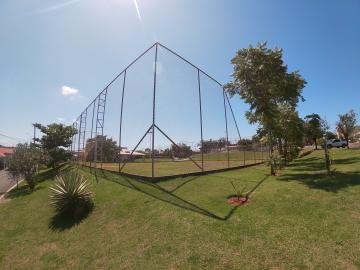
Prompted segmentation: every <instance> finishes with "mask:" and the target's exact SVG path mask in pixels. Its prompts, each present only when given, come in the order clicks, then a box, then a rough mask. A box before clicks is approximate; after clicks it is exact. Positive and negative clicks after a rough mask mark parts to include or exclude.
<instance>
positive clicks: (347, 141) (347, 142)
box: [345, 137, 350, 149]
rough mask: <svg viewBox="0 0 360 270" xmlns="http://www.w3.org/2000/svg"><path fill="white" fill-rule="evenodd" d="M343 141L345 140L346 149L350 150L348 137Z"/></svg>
mask: <svg viewBox="0 0 360 270" xmlns="http://www.w3.org/2000/svg"><path fill="white" fill-rule="evenodd" d="M345 139H346V144H347V149H350V147H349V137H346V138H345Z"/></svg>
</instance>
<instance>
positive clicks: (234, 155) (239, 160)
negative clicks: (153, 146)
mask: <svg viewBox="0 0 360 270" xmlns="http://www.w3.org/2000/svg"><path fill="white" fill-rule="evenodd" d="M191 158H192V159H193V160H194V161H195V162H196V163H197V164H198V166H196V164H194V162H193V161H191V160H180V161H174V160H172V159H170V158H161V159H160V158H157V159H156V160H155V176H169V175H177V174H186V173H191V172H199V171H201V165H202V163H201V154H195V155H193V156H192V157H191ZM266 158H267V153H265V152H263V153H261V152H252V151H245V152H243V151H230V152H229V164H228V161H227V153H226V152H214V153H206V154H204V170H205V171H212V170H218V169H224V168H228V166H230V167H239V166H243V165H250V164H255V163H259V162H262V161H263V160H265V159H266ZM86 165H88V166H90V162H87V163H86ZM94 165H95V164H94V163H92V166H94ZM120 166H121V164H120ZM97 167H98V168H100V167H102V168H103V169H107V170H111V171H116V172H117V171H119V164H118V163H103V164H102V166H101V163H100V162H98V163H97ZM122 171H123V172H126V173H130V174H136V175H144V176H151V173H152V165H151V159H138V160H136V161H134V162H128V163H127V164H126V165H125V166H124V168H123V170H122Z"/></svg>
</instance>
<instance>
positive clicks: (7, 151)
mask: <svg viewBox="0 0 360 270" xmlns="http://www.w3.org/2000/svg"><path fill="white" fill-rule="evenodd" d="M14 151H15V147H6V146H2V145H0V158H4V157H7V156H10V155H11V154H12V153H14Z"/></svg>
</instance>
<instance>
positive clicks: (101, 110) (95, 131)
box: [70, 42, 262, 179]
mask: <svg viewBox="0 0 360 270" xmlns="http://www.w3.org/2000/svg"><path fill="white" fill-rule="evenodd" d="M154 47H155V55H154V74H153V93H152V123H151V125H150V127H149V128H148V129H147V130H146V132H145V134H144V135H143V136H142V138H141V139H140V141H139V142H138V143H137V144H136V146H135V147H134V148H133V149H132V151H131V154H130V157H132V156H133V153H134V152H135V151H136V150H137V148H138V147H139V145H140V144H141V142H142V141H143V140H144V138H145V137H146V136H147V135H148V134H151V177H145V178H152V179H154V178H158V177H157V176H155V165H154V164H155V151H154V150H155V149H154V141H155V130H158V131H159V132H160V133H161V134H162V135H164V136H165V137H166V138H167V140H169V141H170V142H171V143H172V144H173V145H174V146H175V147H179V146H178V145H177V144H176V143H175V142H174V141H173V140H172V139H171V138H170V137H169V136H168V135H167V134H166V133H165V132H164V131H163V130H162V129H161V128H160V127H159V126H158V125H157V124H156V87H157V82H156V80H157V72H158V71H157V62H158V48H159V47H161V48H163V49H165V50H166V51H168V52H170V53H171V54H172V55H174V56H176V57H177V58H178V59H181V60H182V61H184V62H185V63H187V64H189V65H190V66H192V67H193V68H194V69H195V71H196V72H197V84H198V104H199V122H200V135H201V142H200V143H201V164H198V162H196V161H195V160H194V159H192V158H191V157H189V159H190V160H191V161H192V162H193V163H194V164H195V166H196V167H198V168H199V170H200V171H199V172H201V173H208V172H209V171H206V170H205V169H204V150H203V149H204V148H203V142H204V138H203V112H202V100H201V79H200V76H201V75H205V76H206V77H207V78H209V79H210V80H211V81H213V82H215V83H216V84H217V85H218V86H220V87H221V89H222V92H223V93H222V95H223V106H224V117H225V130H226V146H225V147H226V149H227V168H224V169H231V168H238V167H239V166H238V167H230V155H229V147H228V142H229V136H228V114H231V117H232V119H233V121H234V123H235V127H236V132H237V135H238V138H239V139H241V136H240V131H239V127H238V125H237V122H236V119H235V115H234V112H233V109H232V107H231V104H230V101H229V97H228V95H227V93H226V91H225V90H224V87H223V85H222V84H221V83H220V82H218V81H217V80H216V79H214V78H213V77H212V76H210V75H209V74H208V73H206V72H205V71H203V70H202V69H200V68H199V67H197V66H196V65H194V64H193V63H191V62H190V61H188V60H186V59H185V58H183V57H182V56H180V55H179V54H177V53H176V52H174V51H173V50H171V49H169V48H168V47H166V46H164V45H162V44H161V43H159V42H156V43H154V44H153V45H152V46H151V47H149V48H148V49H147V50H146V51H144V52H143V53H142V54H141V55H139V56H138V57H137V58H136V59H135V60H134V61H133V62H131V63H130V64H129V65H128V66H127V67H126V68H125V69H124V70H123V71H121V72H120V73H119V74H118V75H117V76H116V77H115V78H114V79H113V80H112V81H111V82H110V83H109V84H108V85H107V86H106V87H105V88H104V89H103V90H102V91H101V92H100V93H99V94H98V96H96V97H95V99H94V100H93V101H92V102H91V103H90V104H89V106H88V107H87V108H86V109H85V110H84V111H83V112H82V113H81V114H80V116H79V117H78V118H77V120H76V121H75V122H74V123H73V127H74V128H76V129H77V130H78V134H76V135H74V136H73V143H72V145H71V146H70V150H71V151H72V152H77V155H78V157H80V156H81V147H82V151H85V133H86V119H87V117H88V115H89V114H88V112H87V110H88V109H89V108H91V106H92V112H91V117H92V118H91V131H90V139H93V138H95V151H94V165H95V167H96V168H97V161H98V151H99V148H100V158H101V161H103V147H102V144H103V142H102V140H103V139H104V125H105V112H106V99H107V94H108V88H109V87H110V86H111V85H112V84H113V82H114V81H115V80H116V79H117V78H119V77H120V76H121V75H123V82H122V93H121V105H120V117H119V137H118V138H119V142H118V146H119V149H120V151H121V149H122V125H123V107H124V93H125V90H126V73H127V70H128V69H129V68H130V67H131V66H132V65H133V64H134V63H136V62H137V61H138V60H139V59H140V58H142V57H143V56H144V55H145V54H146V53H148V52H149V51H150V50H151V49H153V48H154ZM227 105H228V106H229V108H230V111H228V110H227ZM94 120H95V125H94ZM93 135H94V136H93ZM99 135H101V138H102V139H101V140H100V141H99V143H100V145H98V140H97V137H98V136H99ZM76 141H77V143H76ZM76 144H77V145H76ZM76 146H77V151H76ZM261 149H262V148H261ZM84 156H85V153H82V157H84ZM84 161H85V162H86V160H83V164H84V163H85V162H84ZM102 163H103V162H101V166H100V168H101V169H102ZM127 163H128V160H125V161H124V162H121V161H119V166H118V172H119V173H122V172H123V168H124V167H125V166H126V164H127ZM244 166H245V151H244ZM90 167H92V164H91V162H90ZM241 167H243V166H241ZM216 171H218V170H216ZM124 174H125V175H129V174H128V173H124ZM180 175H183V174H180ZM177 176H179V174H178V175H177ZM142 177H143V176H142Z"/></svg>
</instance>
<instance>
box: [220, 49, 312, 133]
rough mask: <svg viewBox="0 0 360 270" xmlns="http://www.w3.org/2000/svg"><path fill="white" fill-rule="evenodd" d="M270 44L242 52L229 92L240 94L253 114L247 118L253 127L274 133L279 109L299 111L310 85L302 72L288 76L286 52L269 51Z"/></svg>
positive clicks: (248, 113) (236, 64)
mask: <svg viewBox="0 0 360 270" xmlns="http://www.w3.org/2000/svg"><path fill="white" fill-rule="evenodd" d="M266 45H267V44H266V42H265V43H262V44H258V46H257V47H252V46H250V47H249V48H245V49H241V50H239V51H238V52H237V54H236V56H235V57H234V58H233V59H232V61H231V62H232V64H233V65H234V72H233V74H232V76H233V78H234V79H233V81H232V82H230V83H228V84H226V86H225V89H226V90H227V91H228V92H229V93H230V94H231V95H235V94H239V95H240V97H241V98H242V99H243V100H244V101H245V102H246V103H248V104H250V110H249V111H248V112H247V113H246V116H247V118H248V120H249V122H250V123H255V122H257V123H260V124H261V125H263V126H264V127H265V129H271V128H273V126H274V125H275V123H276V119H277V117H276V116H277V113H278V109H279V108H278V105H279V104H283V103H285V104H288V105H290V106H292V107H295V106H296V104H297V103H298V101H299V100H300V99H301V100H303V97H302V96H301V92H302V89H303V88H304V86H305V84H306V82H305V80H304V79H303V78H302V77H301V76H300V75H299V74H298V72H292V73H288V72H287V66H286V65H285V64H284V62H283V60H282V49H278V48H275V49H274V50H272V49H268V48H267V47H266Z"/></svg>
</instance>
